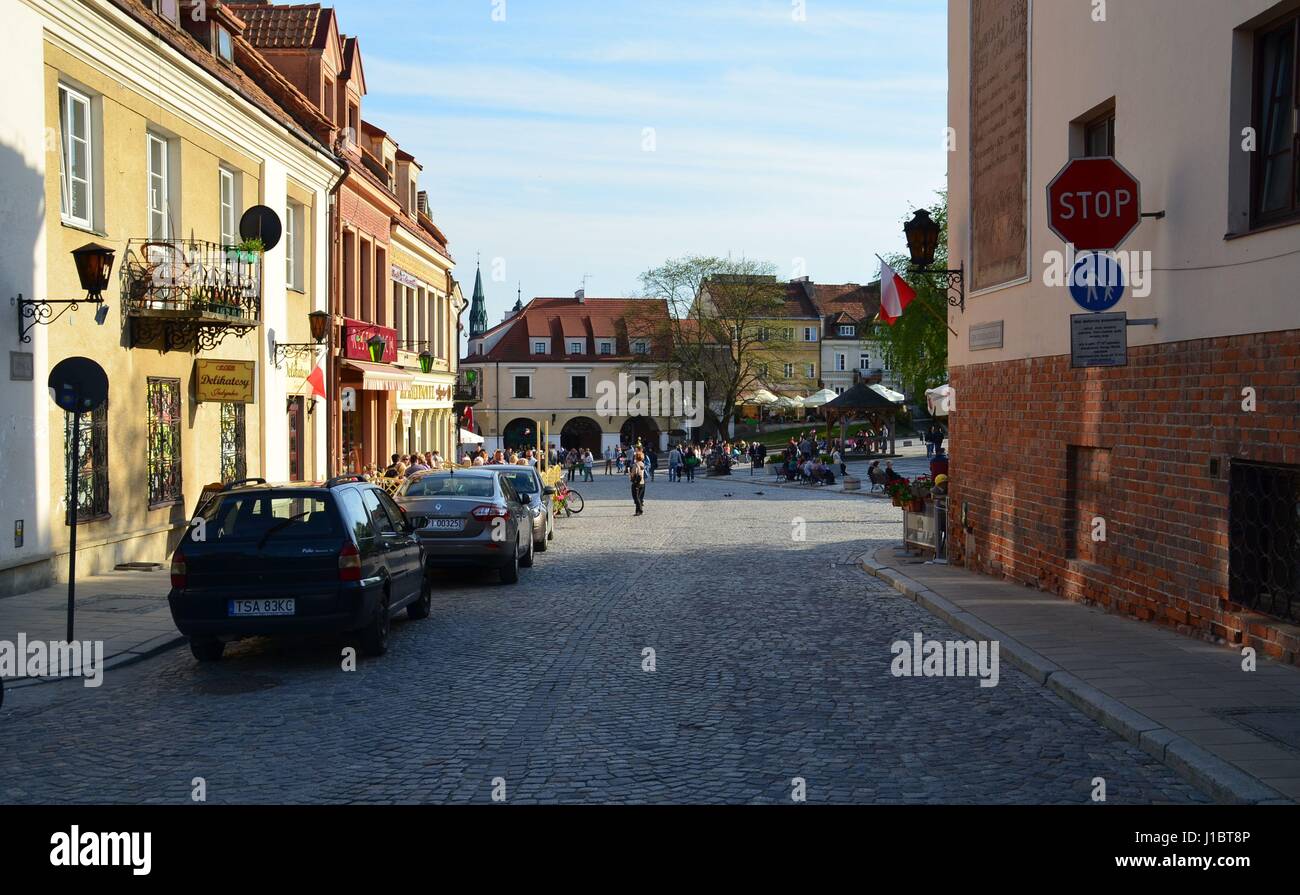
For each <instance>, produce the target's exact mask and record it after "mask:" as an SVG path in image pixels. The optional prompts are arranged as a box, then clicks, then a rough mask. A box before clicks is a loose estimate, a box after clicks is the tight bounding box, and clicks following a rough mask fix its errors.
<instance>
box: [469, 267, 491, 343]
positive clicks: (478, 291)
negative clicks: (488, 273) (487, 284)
mask: <svg viewBox="0 0 1300 895" xmlns="http://www.w3.org/2000/svg"><path fill="white" fill-rule="evenodd" d="M487 328H488V317H487V299H486V298H484V296H483V266H482V264H481V263H479V264H476V267H475V270H474V297H473V299H471V301H470V305H469V337H470V338H471V339H476V338H478V337H479V336H481V335H483V333H485V332H487Z"/></svg>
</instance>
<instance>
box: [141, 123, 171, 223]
mask: <svg viewBox="0 0 1300 895" xmlns="http://www.w3.org/2000/svg"><path fill="white" fill-rule="evenodd" d="M145 139H146V141H147V147H148V150H147V151H148V154H149V238H150V239H156V240H165V239H168V238H169V237H170V236H171V232H172V220H171V186H172V184H171V170H170V163H171V146H170V144H169V143H168V142H167V140H166V139H165V138H164V137H160V136H159V135H158V134H155V133H153V132H152V131H150V132H149V133H148V134H147V135H146V137H145Z"/></svg>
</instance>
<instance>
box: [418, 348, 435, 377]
mask: <svg viewBox="0 0 1300 895" xmlns="http://www.w3.org/2000/svg"><path fill="white" fill-rule="evenodd" d="M432 369H433V355H432V354H430V353H429V352H428V351H422V352H420V372H421V373H428V372H429V371H430V370H432Z"/></svg>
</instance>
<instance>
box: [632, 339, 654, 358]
mask: <svg viewBox="0 0 1300 895" xmlns="http://www.w3.org/2000/svg"><path fill="white" fill-rule="evenodd" d="M632 353H633V354H649V353H650V343H649V342H647V341H646V340H645V339H637V340H636V341H635V342H633V343H632Z"/></svg>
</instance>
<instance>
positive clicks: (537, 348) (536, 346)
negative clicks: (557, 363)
mask: <svg viewBox="0 0 1300 895" xmlns="http://www.w3.org/2000/svg"><path fill="white" fill-rule="evenodd" d="M545 353H546V343H545V342H534V343H533V354H545Z"/></svg>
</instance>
